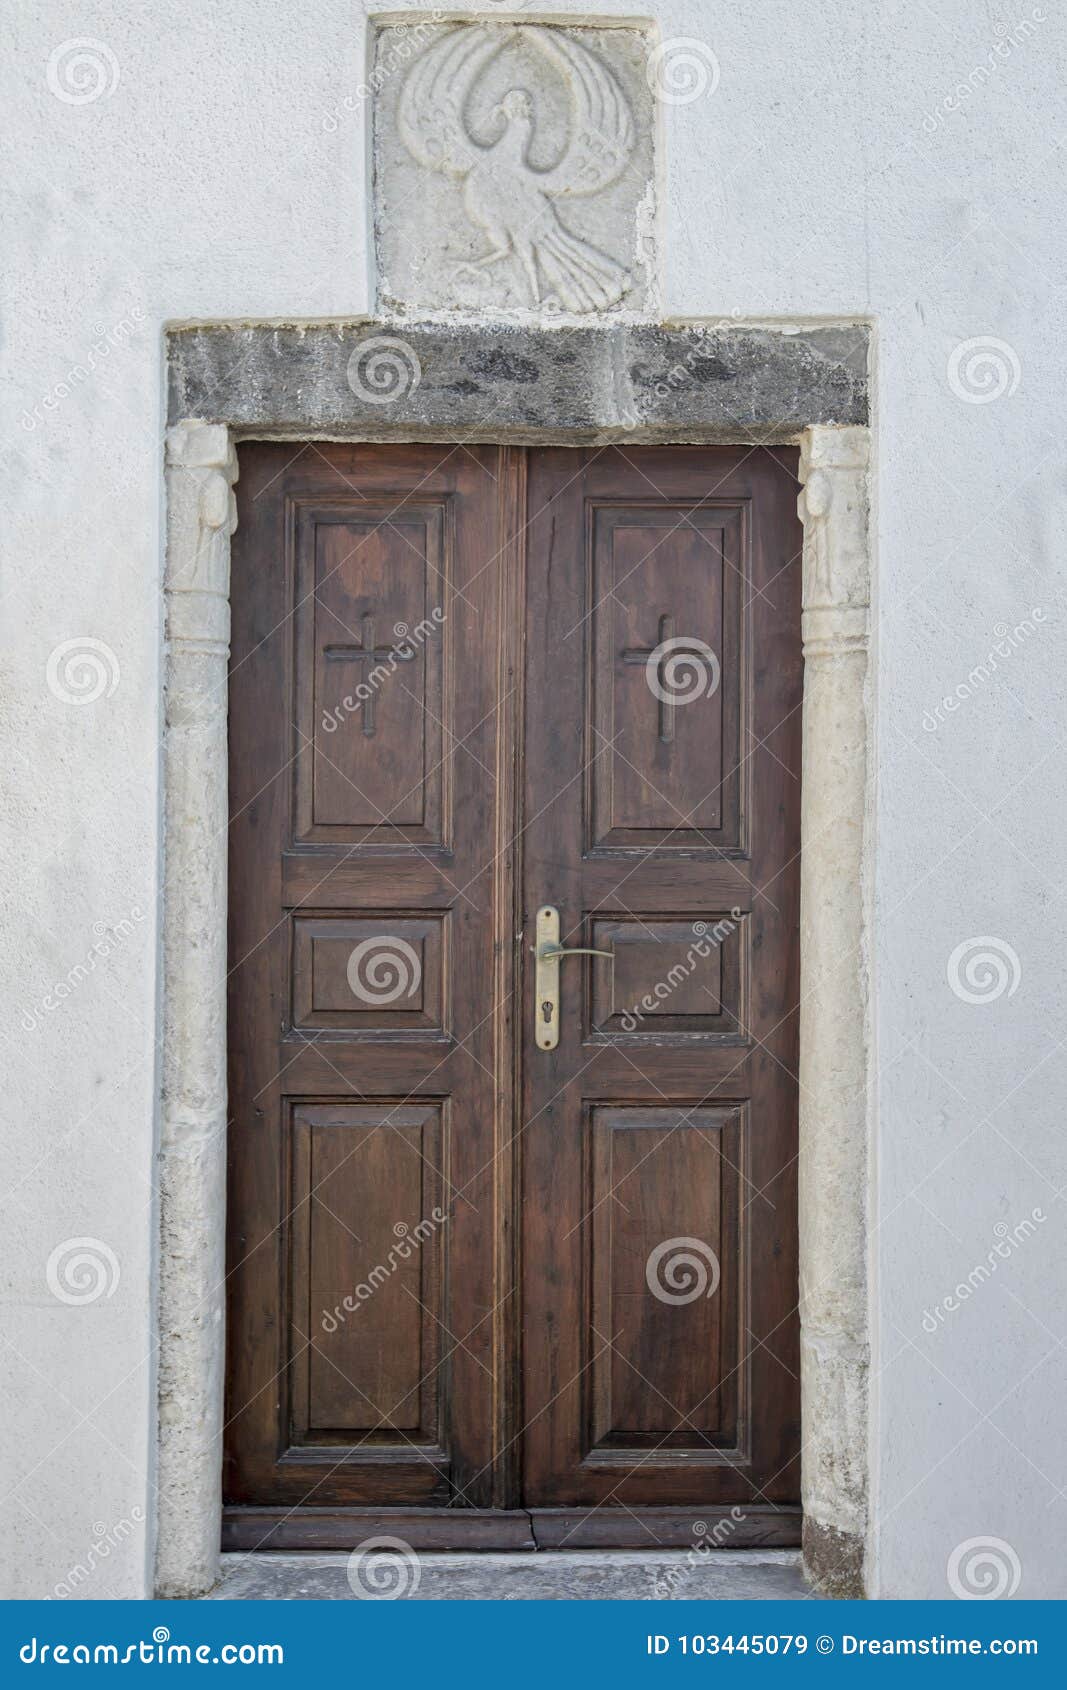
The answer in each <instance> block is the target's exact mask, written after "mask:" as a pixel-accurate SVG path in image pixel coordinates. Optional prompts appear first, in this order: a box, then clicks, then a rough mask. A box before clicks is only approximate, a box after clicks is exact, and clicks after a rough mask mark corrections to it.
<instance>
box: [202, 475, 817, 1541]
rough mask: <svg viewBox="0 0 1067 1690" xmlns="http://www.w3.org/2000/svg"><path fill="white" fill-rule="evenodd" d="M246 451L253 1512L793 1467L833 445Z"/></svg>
mask: <svg viewBox="0 0 1067 1690" xmlns="http://www.w3.org/2000/svg"><path fill="white" fill-rule="evenodd" d="M240 463H241V475H240V482H239V509H240V521H239V525H238V530H237V534H236V535H235V540H234V558H233V588H232V591H233V607H234V627H233V658H232V666H231V700H230V708H231V723H230V745H231V757H230V766H231V841H230V844H231V920H230V929H231V931H230V946H231V1004H230V1049H231V1061H230V1084H231V1128H230V1165H231V1177H230V1277H229V1286H230V1295H229V1306H228V1357H229V1360H228V1384H227V1438H226V1462H225V1490H226V1497H227V1502H228V1504H229V1505H230V1506H229V1509H228V1514H227V1519H228V1526H227V1534H228V1535H227V1541H229V1542H230V1543H232V1544H234V1545H237V1544H241V1545H251V1544H259V1543H271V1544H273V1545H285V1544H302V1545H311V1546H313V1545H315V1544H323V1545H328V1544H331V1543H332V1544H342V1543H346V1544H347V1543H351V1542H355V1541H357V1540H358V1539H359V1538H360V1536H362V1535H366V1534H367V1533H368V1532H373V1531H375V1530H382V1529H387V1528H385V1527H383V1524H382V1522H383V1521H387V1522H388V1521H391V1522H393V1525H394V1527H395V1529H396V1530H397V1532H398V1533H399V1534H400V1535H402V1536H403V1537H405V1538H406V1539H407V1540H408V1541H409V1542H412V1543H413V1544H415V1546H416V1547H418V1546H419V1545H420V1544H435V1545H443V1544H448V1543H458V1544H461V1543H464V1542H478V1543H486V1544H488V1543H499V1544H502V1545H503V1544H512V1545H519V1544H521V1545H525V1546H530V1545H532V1543H533V1542H534V1541H535V1540H536V1541H543V1542H551V1541H564V1542H569V1543H578V1542H584V1541H596V1540H598V1539H599V1541H605V1542H620V1543H625V1542H628V1541H631V1542H632V1541H648V1537H649V1536H652V1537H658V1539H659V1541H668V1540H670V1531H671V1530H672V1529H676V1530H679V1531H680V1530H681V1528H680V1527H678V1526H677V1523H676V1525H675V1527H674V1528H672V1527H670V1525H669V1524H668V1525H667V1526H666V1527H664V1525H663V1522H664V1520H668V1519H669V1517H668V1516H666V1515H664V1514H663V1510H664V1509H667V1510H672V1509H673V1510H679V1511H685V1510H692V1509H695V1508H699V1509H702V1510H703V1511H704V1513H705V1515H706V1514H707V1512H708V1510H709V1509H714V1508H716V1507H718V1506H725V1505H736V1504H739V1505H741V1507H742V1509H743V1510H744V1511H745V1513H746V1516H748V1517H750V1518H752V1519H755V1518H757V1517H758V1516H760V1515H762V1514H763V1512H764V1511H765V1510H766V1509H767V1508H768V1507H769V1506H772V1505H783V1504H790V1503H792V1502H794V1501H795V1498H796V1496H797V1494H798V1475H797V1471H796V1453H797V1449H798V1444H799V1428H798V1419H799V1408H798V1396H797V1383H796V1375H797V1371H798V1368H797V1355H796V1346H797V1334H796V1320H795V1305H796V1193H795V1178H794V1170H795V1161H794V1159H795V1146H796V1080H795V1074H796V1020H795V1005H796V994H797V887H798V868H799V863H798V857H797V851H798V845H799V743H800V716H799V705H800V656H799V559H798V547H799V529H798V525H797V521H796V516H795V495H796V481H795V467H796V455H795V453H793V452H790V451H787V450H775V451H766V450H761V451H756V452H750V451H747V450H742V449H734V448H729V449H723V448H662V447H659V448H648V447H641V448H626V449H623V448H611V449H607V450H605V449H601V450H596V451H594V450H589V451H582V452H579V451H572V450H564V449H551V450H537V451H530V452H529V453H527V452H525V451H521V450H517V449H506V448H495V447H484V446H479V447H471V448H462V449H460V448H453V447H448V448H445V447H441V446H388V447H384V446H340V445H332V444H331V445H313V446H304V447H299V446H294V445H292V444H281V443H277V444H256V445H250V446H245V447H242V448H241V452H240ZM524 578H525V581H526V584H527V585H526V588H525V590H524V586H523V581H524ZM524 642H525V653H526V657H525V666H524V665H523V661H522V652H523V646H524ZM678 642H681V643H680V644H679V643H678ZM694 642H698V643H697V644H694ZM524 700H525V704H524V702H523V701H524ZM524 718H525V719H524ZM544 904H553V905H555V906H557V907H558V908H559V910H560V914H561V918H562V924H563V938H564V943H566V944H571V945H583V946H592V947H595V948H599V949H602V950H605V951H610V952H611V953H612V960H611V961H608V960H606V959H604V960H601V959H593V958H583V957H575V958H570V959H566V960H565V961H564V962H563V964H562V970H561V999H562V1020H561V1035H560V1041H559V1045H558V1048H557V1049H555V1050H554V1051H551V1052H546V1051H542V1050H539V1049H538V1048H537V1046H536V1044H535V1040H534V1029H535V1017H536V1014H537V1013H538V1008H539V1006H538V1005H537V1004H536V1002H535V994H534V979H533V969H532V967H531V966H530V964H531V963H532V958H531V956H530V954H529V947H530V945H531V944H532V942H533V917H534V914H535V912H536V909H537V908H538V907H539V906H541V905H544ZM701 1275H703V1276H704V1277H703V1279H701ZM694 1276H695V1277H694ZM694 1286H695V1287H696V1293H695V1294H691V1293H693V1289H694ZM746 1505H747V1506H746ZM383 1511H384V1512H383ZM657 1511H658V1513H657ZM635 1514H636V1516H637V1517H638V1518H639V1519H640V1520H641V1521H643V1522H644V1524H643V1525H642V1528H641V1529H642V1531H643V1532H644V1533H645V1536H644V1537H638V1538H636V1539H635V1538H634V1536H633V1533H634V1531H635V1530H636V1528H635V1527H634V1524H633V1521H634V1518H635ZM681 1517H682V1516H681V1515H680V1514H679V1515H678V1516H676V1517H674V1518H675V1519H676V1522H677V1519H680V1518H681ZM782 1522H785V1523H784V1525H783V1524H782ZM793 1530H795V1522H794V1521H793V1520H792V1518H791V1516H789V1514H788V1511H783V1512H781V1514H780V1519H779V1523H778V1526H777V1527H776V1526H774V1525H773V1524H772V1525H768V1524H767V1522H766V1520H764V1521H763V1524H762V1525H761V1526H759V1528H758V1530H757V1528H755V1527H751V1526H750V1527H749V1528H745V1527H740V1528H738V1530H737V1533H736V1535H735V1536H733V1537H732V1538H731V1541H734V1542H740V1541H745V1540H746V1537H751V1536H763V1537H766V1536H768V1535H771V1536H773V1535H777V1536H778V1538H779V1540H783V1541H784V1540H786V1539H788V1537H789V1535H790V1533H791V1532H792V1531H793ZM686 1531H688V1526H687V1527H686ZM665 1532H666V1535H664V1533H665ZM682 1541H688V1538H687V1537H684V1536H683V1538H682Z"/></svg>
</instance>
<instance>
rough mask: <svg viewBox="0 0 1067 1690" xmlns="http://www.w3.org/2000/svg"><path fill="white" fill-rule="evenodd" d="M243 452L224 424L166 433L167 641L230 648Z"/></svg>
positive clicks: (217, 652)
mask: <svg viewBox="0 0 1067 1690" xmlns="http://www.w3.org/2000/svg"><path fill="white" fill-rule="evenodd" d="M236 479H237V454H236V452H235V450H234V446H233V442H232V440H231V439H230V431H229V429H227V428H223V427H221V426H220V425H219V424H217V423H201V422H180V423H178V424H177V425H176V426H175V427H174V428H172V429H169V430H168V432H167V506H168V511H167V527H168V541H167V572H166V592H167V638H168V640H170V641H171V642H172V643H174V642H181V643H183V644H186V645H189V644H192V645H193V646H194V647H196V648H198V649H200V650H201V651H203V652H205V653H206V654H207V655H214V656H221V657H223V658H225V657H226V656H227V655H228V652H229V636H230V617H229V596H230V544H229V540H230V535H231V534H232V533H233V531H234V529H235V527H236V526H237V505H236V501H235V499H234V496H233V484H234V482H235V481H236Z"/></svg>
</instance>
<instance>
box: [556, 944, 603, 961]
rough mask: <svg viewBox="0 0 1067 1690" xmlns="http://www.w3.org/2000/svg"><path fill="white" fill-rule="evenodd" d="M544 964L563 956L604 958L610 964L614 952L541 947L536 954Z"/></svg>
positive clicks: (567, 946)
mask: <svg viewBox="0 0 1067 1690" xmlns="http://www.w3.org/2000/svg"><path fill="white" fill-rule="evenodd" d="M537 954H538V956H539V957H541V958H542V960H543V961H545V962H551V961H552V959H553V958H555V959H556V960H557V961H558V960H559V958H560V957H564V956H606V957H607V958H608V960H609V961H610V962H614V960H615V952H614V951H594V950H591V949H590V948H589V946H588V945H541V946H540V948H539V949H538V952H537Z"/></svg>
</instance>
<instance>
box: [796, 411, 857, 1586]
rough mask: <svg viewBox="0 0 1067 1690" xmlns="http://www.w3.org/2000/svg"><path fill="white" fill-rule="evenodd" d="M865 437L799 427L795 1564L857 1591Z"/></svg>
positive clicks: (822, 1580) (816, 1578) (823, 1582)
mask: <svg viewBox="0 0 1067 1690" xmlns="http://www.w3.org/2000/svg"><path fill="white" fill-rule="evenodd" d="M867 467H868V434H867V430H866V429H863V428H811V429H809V430H808V431H807V432H806V433H805V434H804V436H803V437H802V447H801V459H800V479H801V481H802V482H803V492H802V493H801V495H800V501H799V510H800V516H801V519H802V521H803V523H804V587H803V592H804V600H803V637H804V765H803V797H802V823H801V830H802V838H803V861H802V866H801V896H800V923H801V959H802V961H801V1010H800V1167H799V1177H800V1263H801V1267H800V1316H801V1393H802V1403H803V1408H802V1425H803V1431H804V1452H803V1477H802V1492H803V1502H804V1559H805V1566H806V1569H807V1571H808V1575H809V1577H810V1578H811V1579H812V1580H813V1582H814V1583H815V1584H816V1585H817V1586H818V1587H819V1588H820V1589H822V1590H823V1591H825V1592H826V1594H828V1595H833V1596H862V1595H863V1594H864V1547H865V1538H866V1530H867V1488H868V1487H867V1474H868V1438H867V1376H868V1365H869V1347H868V1304H867V1226H866V1201H867V1177H868V1175H867V1164H868V1148H867V1137H868V1125H867V1122H868V1113H867V1095H868V1090H867V1088H868V1074H867V1050H868V1027H867V1009H868V1006H867V989H866V981H867V965H868V958H867V956H866V954H865V946H866V921H865V901H866V854H865V842H866V836H867V833H868V828H867V824H866V815H867V803H868V794H867V741H868V725H867V701H866V683H867V644H868V626H869V604H870V581H869V576H870V569H869V554H868V532H867V528H868V495H867Z"/></svg>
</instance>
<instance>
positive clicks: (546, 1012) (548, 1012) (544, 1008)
mask: <svg viewBox="0 0 1067 1690" xmlns="http://www.w3.org/2000/svg"><path fill="white" fill-rule="evenodd" d="M541 1014H542V1015H543V1017H544V1019H545V1023H546V1025H547V1023H548V1022H550V1021H551V1020H552V999H551V998H546V999H545V1001H544V1003H543V1004H542V1005H541Z"/></svg>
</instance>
